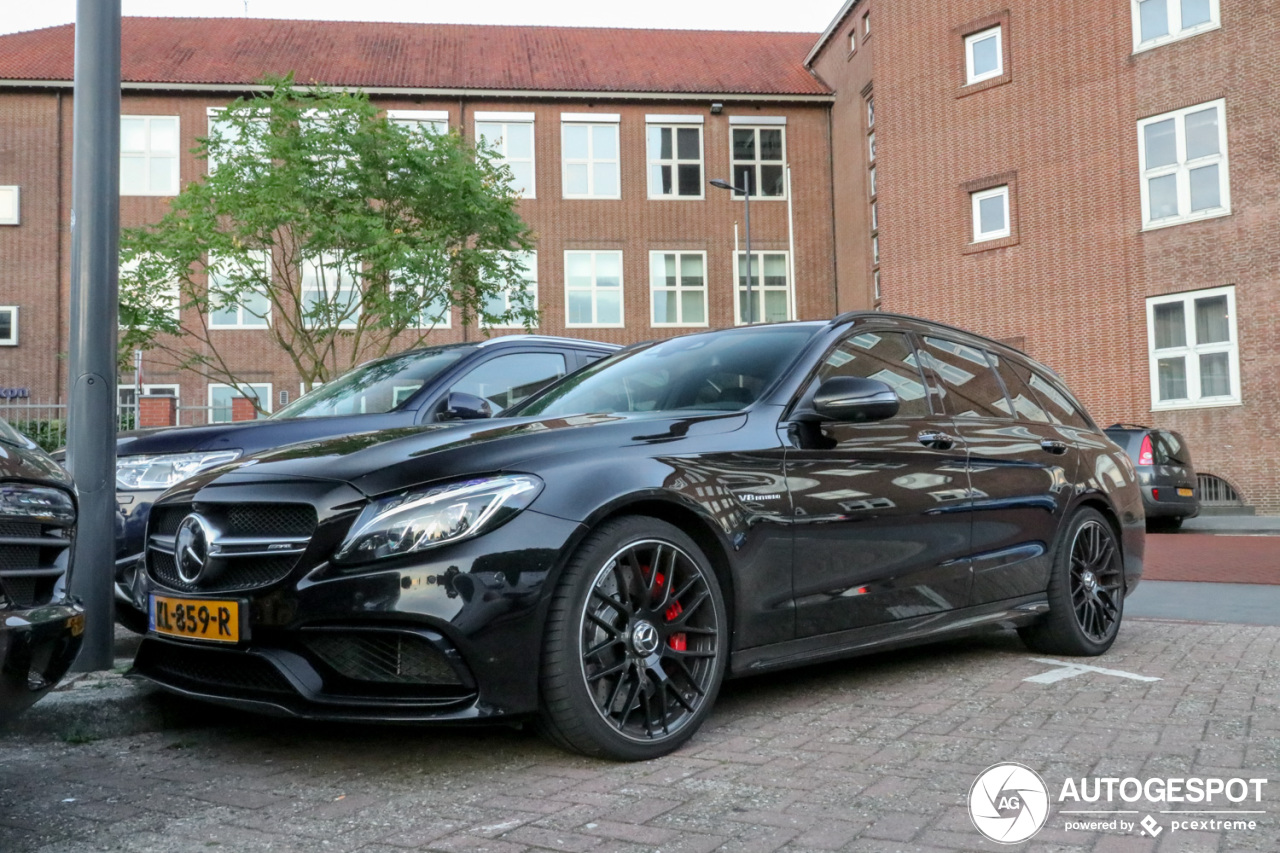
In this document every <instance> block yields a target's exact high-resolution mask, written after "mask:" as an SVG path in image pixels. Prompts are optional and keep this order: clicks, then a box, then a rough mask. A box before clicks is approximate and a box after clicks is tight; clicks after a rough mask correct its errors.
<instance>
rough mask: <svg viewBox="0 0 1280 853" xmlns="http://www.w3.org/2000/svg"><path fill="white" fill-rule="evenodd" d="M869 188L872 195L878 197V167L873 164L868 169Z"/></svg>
mask: <svg viewBox="0 0 1280 853" xmlns="http://www.w3.org/2000/svg"><path fill="white" fill-rule="evenodd" d="M867 189H868V190H870V192H871V197H872V198H875V197H876V167H875V166H872V167H871V168H870V169H868V170H867Z"/></svg>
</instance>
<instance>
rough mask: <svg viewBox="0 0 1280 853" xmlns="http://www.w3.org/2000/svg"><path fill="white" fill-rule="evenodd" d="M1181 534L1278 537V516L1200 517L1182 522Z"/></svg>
mask: <svg viewBox="0 0 1280 853" xmlns="http://www.w3.org/2000/svg"><path fill="white" fill-rule="evenodd" d="M1181 532H1183V533H1216V534H1219V535H1221V534H1227V535H1231V536H1280V516H1277V515H1201V516H1197V517H1196V518H1188V519H1187V520H1186V521H1184V522H1182V531H1181Z"/></svg>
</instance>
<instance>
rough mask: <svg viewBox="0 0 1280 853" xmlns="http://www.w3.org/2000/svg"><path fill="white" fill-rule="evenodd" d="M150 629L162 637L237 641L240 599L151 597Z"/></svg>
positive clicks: (238, 635) (219, 641) (226, 641)
mask: <svg viewBox="0 0 1280 853" xmlns="http://www.w3.org/2000/svg"><path fill="white" fill-rule="evenodd" d="M150 617H151V618H150V628H151V630H152V631H154V632H155V633H157V634H162V635H164V636H166V637H184V638H186V639H189V640H208V641H210V642H214V643H238V642H240V602H239V601H224V600H213V599H208V598H170V597H169V596H167V595H153V596H151V612H150Z"/></svg>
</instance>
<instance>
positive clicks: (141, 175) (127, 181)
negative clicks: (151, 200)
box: [120, 157, 147, 195]
mask: <svg viewBox="0 0 1280 853" xmlns="http://www.w3.org/2000/svg"><path fill="white" fill-rule="evenodd" d="M146 191H147V160H146V158H145V157H121V158H120V194H121V195H139V194H140V193H144V192H146Z"/></svg>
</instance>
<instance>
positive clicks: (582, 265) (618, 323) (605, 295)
mask: <svg viewBox="0 0 1280 853" xmlns="http://www.w3.org/2000/svg"><path fill="white" fill-rule="evenodd" d="M564 303H565V325H566V326H568V327H583V326H593V327H599V328H621V327H622V252H577V251H566V252H565V253H564Z"/></svg>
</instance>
